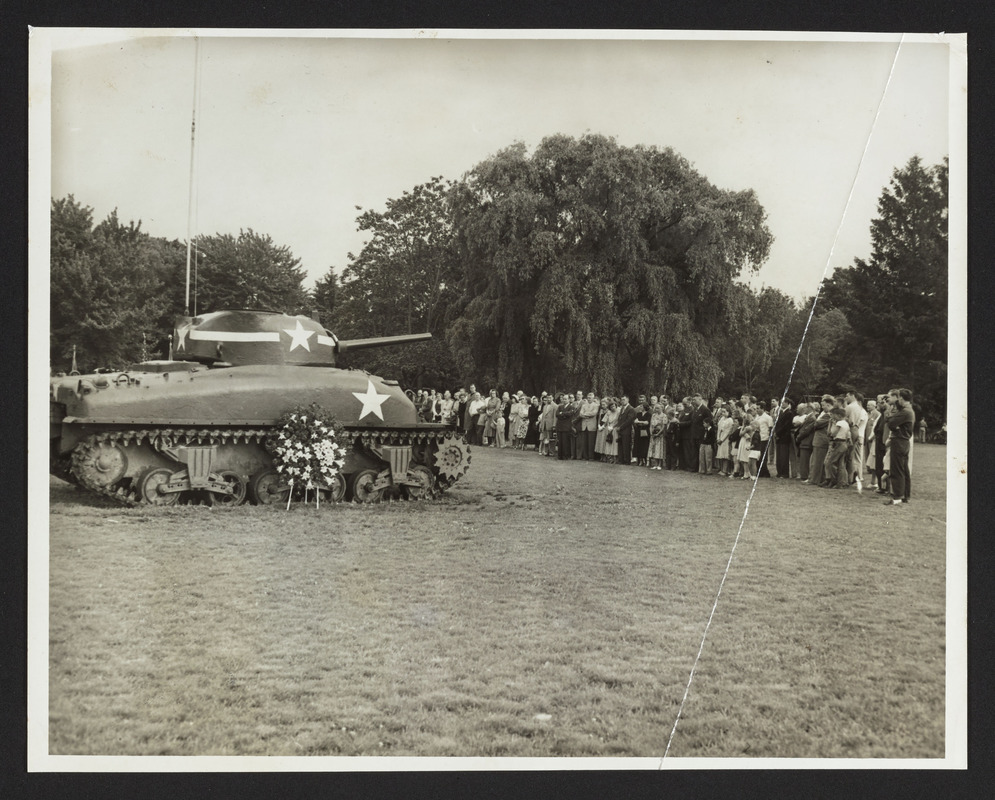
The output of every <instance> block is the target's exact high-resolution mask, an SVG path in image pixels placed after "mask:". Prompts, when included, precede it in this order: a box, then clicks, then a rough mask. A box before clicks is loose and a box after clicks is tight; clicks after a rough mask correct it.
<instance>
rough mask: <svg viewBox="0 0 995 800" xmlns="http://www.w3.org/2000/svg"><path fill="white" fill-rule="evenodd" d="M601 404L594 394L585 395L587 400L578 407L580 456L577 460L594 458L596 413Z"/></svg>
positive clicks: (596, 429) (596, 427) (596, 433)
mask: <svg viewBox="0 0 995 800" xmlns="http://www.w3.org/2000/svg"><path fill="white" fill-rule="evenodd" d="M599 411H601V403H599V402H598V401H597V399H595V397H594V392H588V393H587V399H586V400H584V402H583V403H581V405H580V437H579V441H580V455H579V456H578V458H582V459H584V461H590V460H591V459H593V458H594V442H595V440H596V439H597V436H598V412H599Z"/></svg>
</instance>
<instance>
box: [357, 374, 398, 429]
mask: <svg viewBox="0 0 995 800" xmlns="http://www.w3.org/2000/svg"><path fill="white" fill-rule="evenodd" d="M366 384H367V386H366V391H365V392H353V393H352V395H353V397H355V398H356V399H357V400H359V401H360V402H361V403H362V404H363V409H362V411H360V412H359V419H360V420H362V419H363V417H365V416H366V415H367V414H376V415H377V416H378V417H380V419H381V420H383V409H382V408H381V406H383V404H384V402H385V401H386V400H387V398H388V397H390V395H389V394H380V393H379V392H377V390H376V388H375V387H374V386H373V381H371V380H370V379H369V378H367V379H366Z"/></svg>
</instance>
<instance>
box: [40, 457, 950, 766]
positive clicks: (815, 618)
mask: <svg viewBox="0 0 995 800" xmlns="http://www.w3.org/2000/svg"><path fill="white" fill-rule="evenodd" d="M944 458H945V448H944V447H941V446H934V445H925V446H921V447H918V448H917V450H916V453H915V460H914V471H913V472H914V474H913V481H914V482H913V502H912V503H911V504H910V505H909V506H903V507H896V508H886V507H884V506H883V505H882V503H881V502H880V499H881V498H880V497H879V496H878V495H874V494H868V493H866V492H865V494H864V495H862V496H860V495H857V494H856V493H855V492H853V491H849V492H841V491H829V490H823V489H817V488H812V487H806V486H801V485H800V483H799V482H798V481H781V480H775V479H772V480H762V481H760V482H759V485H758V488H757V491H756V493H755V495H754V496H753V499H752V502H751V504H750V506H749V513H748V515H747V517H746V522H745V525H744V526H743V529H742V534H741V538H740V540H739V544H738V547H737V549H736V552H735V557H734V558H733V561H732V564H731V568H730V570H729V574H728V577H727V579H726V582H725V585H724V587H723V589H722V594H721V597H720V599H719V603H718V607H717V609H716V612H715V617H714V620H713V622H712V625H711V628H710V630H709V633H708V637H707V639H706V641H705V644H704V648H703V650H702V653H701V658H700V661H699V662H698V666H697V672H696V674H695V679H694V682H693V684H692V686H691V691H690V694H689V696H688V699H687V702H686V705H685V707H684V711H683V715H682V718H681V721H680V723H679V725H678V727H677V731H676V734H675V736H674V738H673V743H672V745H671V749H670V752H669V755H670V756H672V757H694V756H709V757H744V756H745V757H756V756H764V757H891V758H903V757H916V758H923V757H926V758H929V757H935V758H939V757H942V756H943V754H944V737H943V732H944V681H945V675H944V592H945V585H944V579H945V577H944V576H945V532H946V523H945V511H946V504H945V494H944V487H945V483H944V481H945V472H944V469H945V464H944ZM751 486H752V484H751V483H749V482H745V481H739V480H735V481H734V480H727V479H724V478H718V477H704V476H698V475H690V474H685V473H674V472H656V471H653V472H651V471H648V470H646V469H640V468H636V467H621V466H607V465H601V464H586V463H579V462H567V463H562V462H558V461H556V460H555V459H551V458H543V457H540V456H538V455H536V454H535V453H531V452H525V453H523V452H517V451H512V450H504V451H495V450H486V449H480V448H474V451H473V462H472V466H471V469H470V472H469V473H468V475H467V476H466V477H465V478H464V479H463V481H461V482H460V484H458V486H457V487H456V488H454V489H453V490H451V491H450V492H448V493H447V494H446V495H445V496H444V497H443V498H442V499H441V500H438V501H435V502H419V503H390V504H383V505H379V506H354V505H352V504H345V505H339V506H327V507H326V506H322V508H321V509H318V510H316V509H315V508H314V506H313V505H312V506H311V507H308V508H304V507H294V508H292V509H291V510H290V511H289V512H288V511H286V510H284V509H283V508H280V507H277V508H255V507H251V506H243V507H240V508H235V509H210V508H205V507H183V508H171V509H161V510H154V509H148V508H145V509H142V508H137V509H129V508H124V507H120V506H115V505H112V504H110V503H109V502H106V501H104V500H102V499H100V498H95V497H91V496H88V495H86V494H83V493H81V492H78V491H77V490H76V489H74V488H73V487H71V486H69V485H68V484H65V483H63V482H61V481H59V480H57V479H54V478H53V479H51V481H50V502H51V516H50V520H51V533H50V543H51V571H50V581H51V586H50V603H51V608H50V633H49V636H50V674H49V691H50V698H49V700H50V734H49V748H50V752H51V753H53V754H148V755H160V754H171V755H176V754H178V755H213V754H220V755H250V754H252V755H256V754H258V755H383V756H391V755H405V756H408V755H419V756H662V755H663V753H664V750H665V749H666V746H667V742H668V739H669V738H670V734H671V729H672V728H673V726H674V722H675V719H676V716H677V712H678V708H679V707H680V703H681V699H682V697H683V696H684V691H685V687H686V685H687V682H688V677H689V673H690V671H691V668H692V665H693V664H694V660H695V656H696V655H697V653H698V650H699V646H700V644H701V638H702V634H703V632H704V630H705V625H706V622H707V620H708V617H709V614H710V612H711V610H712V606H713V604H714V602H715V598H716V592H717V590H718V587H719V584H720V581H721V580H722V576H723V573H724V572H725V570H726V564H727V562H728V559H729V555H730V552H731V550H732V547H733V543H734V541H735V539H736V536H737V532H738V530H739V528H740V523H741V521H742V519H743V512H744V507H745V504H746V501H747V498H748V497H749V494H750V488H751Z"/></svg>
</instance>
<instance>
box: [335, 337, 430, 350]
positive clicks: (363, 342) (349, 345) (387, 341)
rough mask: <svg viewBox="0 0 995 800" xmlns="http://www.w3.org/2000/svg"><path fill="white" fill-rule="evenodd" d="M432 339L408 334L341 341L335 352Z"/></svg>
mask: <svg viewBox="0 0 995 800" xmlns="http://www.w3.org/2000/svg"><path fill="white" fill-rule="evenodd" d="M431 338H432V334H431V333H408V334H405V335H403V336H375V337H373V338H371V339H344V340H342V339H340V340H339V341H338V342H337V343H336V345H335V352H336V353H348V352H350V351H352V350H369V349H371V348H374V347H389V346H390V345H392V344H413V343H415V342H427V341H428V340H429V339H431Z"/></svg>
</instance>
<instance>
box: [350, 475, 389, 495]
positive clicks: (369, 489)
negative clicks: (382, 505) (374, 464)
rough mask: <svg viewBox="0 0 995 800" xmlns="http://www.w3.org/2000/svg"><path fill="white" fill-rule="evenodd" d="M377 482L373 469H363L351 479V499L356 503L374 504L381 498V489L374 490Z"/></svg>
mask: <svg viewBox="0 0 995 800" xmlns="http://www.w3.org/2000/svg"><path fill="white" fill-rule="evenodd" d="M376 482H377V471H376V470H375V469H364V470H361V471H360V472H357V473H356V474H355V475H353V477H352V499H353V500H354V501H355V502H357V503H375V502H377V501H378V500H379V499H380V498H381V497H382V496H383V489H374V488H373V486H374V484H375V483H376Z"/></svg>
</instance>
